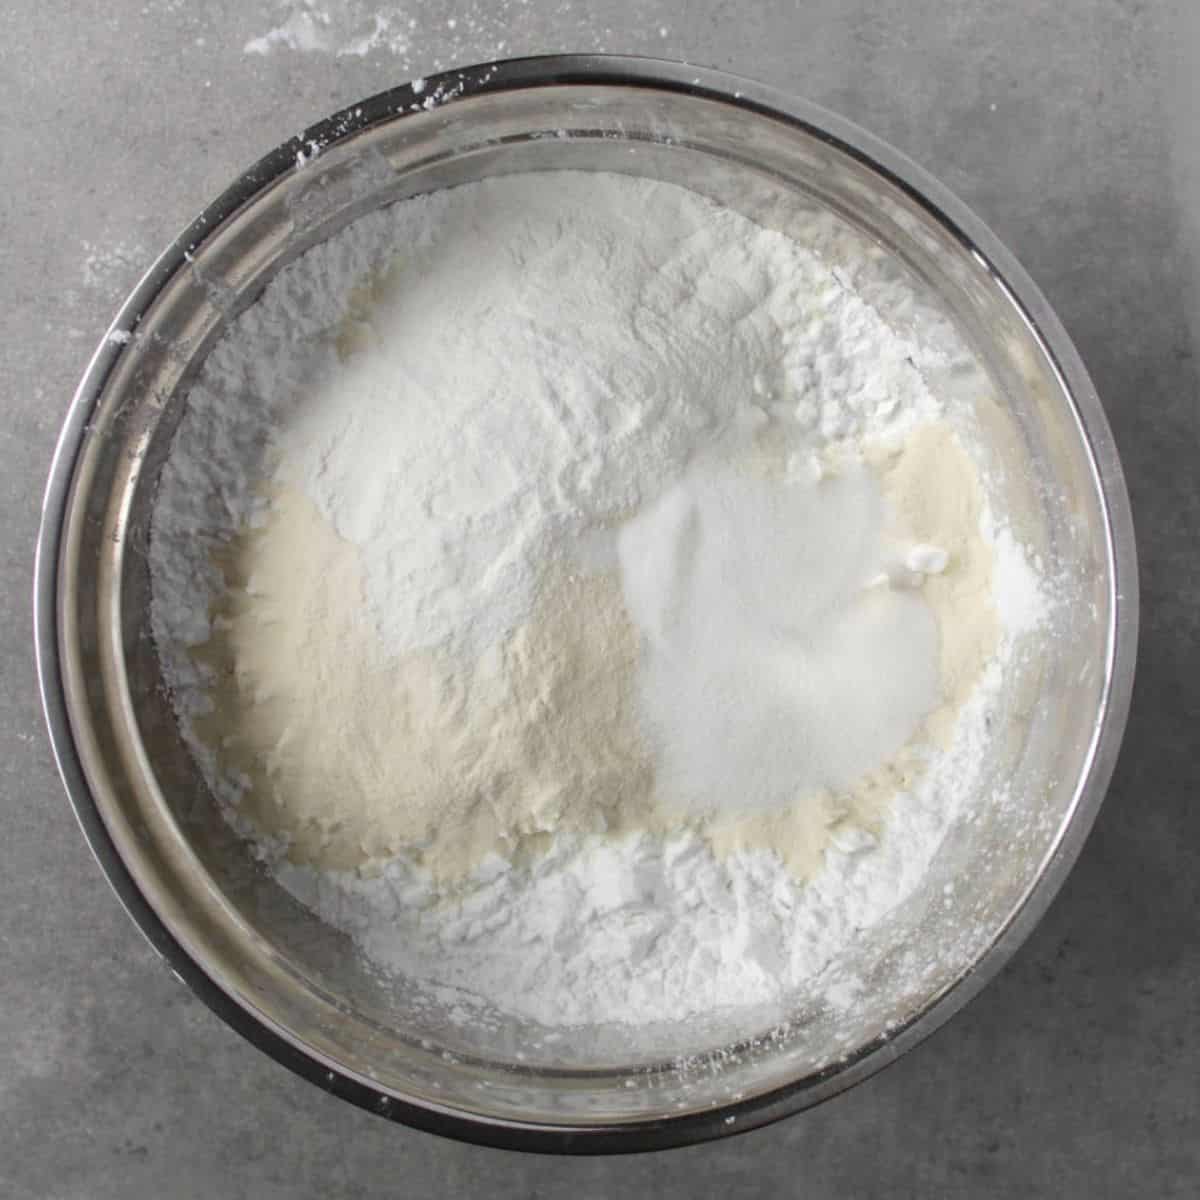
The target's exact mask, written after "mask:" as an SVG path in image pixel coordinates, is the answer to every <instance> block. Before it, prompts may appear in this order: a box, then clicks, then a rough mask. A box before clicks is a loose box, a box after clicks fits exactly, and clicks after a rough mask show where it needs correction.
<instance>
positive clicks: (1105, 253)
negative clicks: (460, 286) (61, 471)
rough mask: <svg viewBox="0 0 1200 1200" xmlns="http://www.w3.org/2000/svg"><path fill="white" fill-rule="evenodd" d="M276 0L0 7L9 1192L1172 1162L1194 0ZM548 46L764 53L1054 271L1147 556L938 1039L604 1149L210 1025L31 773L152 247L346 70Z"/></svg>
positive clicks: (1, 1101) (1, 1143) (1189, 733)
mask: <svg viewBox="0 0 1200 1200" xmlns="http://www.w3.org/2000/svg"><path fill="white" fill-rule="evenodd" d="M297 7H298V5H297V4H294V3H290V2H288V0H285V2H284V3H283V4H277V3H270V2H263V0H258V2H255V3H240V2H238V3H235V2H234V0H213V2H211V3H187V2H185V0H109V2H108V3H104V4H87V5H84V4H72V3H67V2H66V0H37V2H35V0H16V3H13V0H9V3H7V4H5V5H4V13H3V16H2V17H0V286H2V289H3V290H2V292H0V295H2V296H3V298H4V304H3V307H2V308H0V380H2V381H3V383H2V386H3V392H2V398H0V404H2V405H3V408H2V410H0V414H2V415H0V495H2V496H3V505H4V511H3V522H2V527H0V528H2V531H0V806H2V817H0V1196H3V1197H5V1198H10V1197H11V1198H12V1200H29V1198H37V1200H43V1198H54V1200H107V1198H119V1200H137V1198H141V1197H172V1198H177V1200H191V1198H192V1197H195V1198H197V1200H226V1198H235V1197H253V1198H254V1200H275V1198H283V1197H287V1198H292V1197H309V1196H311V1197H322V1198H328V1200H336V1198H338V1197H350V1196H355V1197H357V1196H362V1195H391V1194H395V1195H400V1194H406V1195H407V1194H412V1195H438V1196H442V1195H445V1196H449V1195H459V1194H486V1195H489V1196H496V1197H498V1198H502V1197H510V1196H513V1197H516V1196H520V1197H545V1196H551V1195H559V1194H567V1195H571V1196H573V1197H576V1198H577V1200H587V1198H592V1197H597V1198H598V1197H609V1196H613V1195H615V1194H621V1193H626V1194H629V1195H637V1196H640V1195H649V1194H657V1195H662V1196H687V1197H701V1196H709V1195H717V1196H721V1195H725V1194H731V1195H733V1194H736V1195H739V1196H740V1195H745V1196H759V1195H761V1196H773V1195H789V1194H793V1195H803V1196H807V1197H824V1196H843V1195H844V1196H855V1197H860V1196H903V1197H909V1196H921V1197H928V1196H950V1195H953V1196H959V1195H971V1196H985V1197H986V1196H997V1197H1000V1196H1012V1195H1022V1194H1025V1195H1028V1194H1034V1195H1055V1196H1058V1195H1063V1196H1071V1197H1074V1196H1079V1197H1082V1196H1089V1197H1101V1196H1132V1195H1145V1196H1153V1197H1162V1196H1176V1195H1177V1196H1193V1195H1195V1194H1196V1192H1197V1188H1198V1187H1200V1128H1198V1121H1197V1116H1198V1088H1200V951H1198V940H1197V916H1198V913H1200V907H1198V905H1197V879H1198V877H1200V855H1198V851H1197V847H1198V845H1200V803H1197V802H1196V791H1197V788H1196V784H1197V781H1198V778H1200V757H1198V753H1200V752H1198V750H1197V746H1196V737H1197V733H1198V732H1200V725H1198V717H1200V683H1198V682H1197V668H1198V667H1200V655H1198V652H1197V643H1196V636H1197V603H1198V601H1200V567H1198V562H1200V560H1198V558H1197V532H1198V527H1200V505H1198V502H1197V494H1198V483H1197V466H1198V459H1197V450H1198V448H1200V447H1198V444H1197V443H1198V438H1197V432H1198V431H1197V409H1198V405H1197V362H1196V353H1197V347H1198V338H1200V293H1198V291H1197V284H1198V283H1200V258H1198V253H1197V252H1198V250H1200V244H1198V242H1200V237H1198V235H1200V133H1198V132H1197V131H1198V129H1200V106H1198V104H1197V92H1196V89H1195V84H1194V80H1195V78H1196V77H1197V75H1200V23H1198V22H1197V20H1196V18H1195V17H1194V16H1192V15H1186V14H1188V13H1194V12H1195V6H1194V5H1193V4H1192V0H1180V2H1179V4H1178V6H1173V5H1172V4H1169V3H1161V4H1152V3H1137V2H1135V0H1055V2H1054V3H1053V4H1051V3H1049V2H1048V0H1047V2H1046V3H1036V2H1034V0H1024V2H1021V3H1018V2H1015V0H1008V2H998V0H911V2H909V3H904V2H902V0H895V2H892V3H871V2H870V0H823V2H820V3H811V4H789V3H785V2H783V0H767V2H765V3H756V2H755V0H699V2H696V3H685V0H642V2H639V3H637V4H636V5H635V4H633V3H631V2H626V0H590V2H588V3H581V2H579V0H566V2H562V0H527V2H521V0H501V2H500V3H490V4H489V3H488V2H487V0H448V2H446V3H439V4H437V5H431V4H428V3H418V2H417V0H408V2H407V3H406V4H405V5H403V6H401V5H395V4H388V3H386V2H384V0H380V2H379V3H375V0H371V3H369V4H367V5H362V4H360V9H364V10H368V9H369V10H373V9H376V8H378V9H379V10H381V11H382V10H387V9H391V10H393V11H395V10H396V9H398V8H401V7H403V10H404V14H405V17H406V18H412V19H413V20H414V21H415V26H414V28H413V30H412V32H411V48H410V50H409V51H408V52H407V54H400V53H395V52H392V51H389V50H380V51H377V52H376V53H373V54H371V55H369V56H367V57H365V58H355V57H340V58H339V57H336V56H334V55H331V54H329V53H323V52H315V53H310V54H304V53H300V52H296V51H291V50H286V49H280V50H278V51H276V52H275V53H273V54H271V55H269V56H266V57H256V56H252V55H247V54H246V53H244V51H243V46H244V44H245V42H246V41H247V39H249V38H252V37H254V36H257V35H260V34H263V33H265V32H266V31H267V30H269V29H271V28H272V27H275V26H277V25H279V24H280V23H281V22H282V21H283V20H284V19H285V18H286V17H287V15H288V13H289V12H290V11H292V10H294V9H295V8H297ZM325 7H327V8H329V9H331V10H332V9H334V8H335V7H336V0H326V3H325ZM451 19H453V20H454V21H455V22H456V23H455V24H454V25H453V26H452V25H451V24H450V20H451ZM571 49H574V50H601V49H602V50H610V51H616V52H633V53H643V54H657V55H661V56H664V57H672V58H687V59H691V60H693V61H695V62H698V63H705V64H709V65H713V66H718V67H723V68H726V69H729V70H734V71H737V72H739V73H742V74H746V75H751V76H755V77H758V78H759V79H762V80H764V81H766V82H769V83H771V84H774V85H776V86H778V87H780V88H784V89H786V90H788V91H790V92H794V93H799V94H802V95H804V96H807V97H808V98H810V99H812V100H815V101H817V102H819V103H821V104H824V105H827V106H828V107H831V108H834V109H836V110H838V111H840V112H841V113H843V114H844V115H846V116H848V117H850V118H851V119H853V120H855V121H858V122H859V123H861V124H862V125H864V126H866V127H867V128H869V129H871V130H872V131H874V132H875V133H877V134H880V135H881V136H883V137H884V138H886V139H887V140H889V141H891V142H892V143H893V144H895V145H896V146H898V147H899V148H900V149H902V150H904V151H906V152H907V153H909V154H910V155H911V156H912V157H914V158H915V159H917V160H918V161H919V162H921V163H922V164H923V165H925V166H926V167H928V168H930V169H931V170H932V171H933V172H934V173H935V174H937V175H939V176H940V177H941V178H942V179H943V180H944V181H945V182H946V183H948V184H949V185H950V186H951V187H952V188H954V189H955V190H957V191H958V192H959V194H960V195H961V196H963V198H964V199H966V200H967V201H968V202H969V203H970V204H972V205H973V206H974V207H975V208H976V209H977V211H978V212H979V213H981V214H982V216H983V217H984V218H985V220H987V221H988V222H990V223H991V224H992V226H993V227H994V228H995V229H996V231H997V232H998V233H999V234H1000V236H1001V237H1002V238H1003V239H1004V240H1005V241H1006V242H1007V243H1008V244H1009V245H1010V246H1011V247H1012V248H1013V249H1014V250H1015V251H1016V253H1017V254H1018V256H1019V257H1020V258H1021V259H1022V260H1023V261H1024V263H1025V265H1026V266H1027V267H1028V268H1029V269H1030V271H1031V272H1032V274H1033V275H1034V277H1035V278H1036V279H1037V280H1038V282H1039V283H1040V284H1041V286H1042V287H1043V288H1044V289H1045V291H1046V292H1047V294H1048V295H1049V297H1050V300H1051V302H1052V303H1053V304H1054V305H1056V306H1057V308H1058V311H1059V313H1060V314H1061V316H1062V318H1063V320H1064V321H1065V323H1066V325H1067V328H1068V329H1069V331H1070V332H1071V334H1072V335H1073V336H1074V337H1075V339H1076V341H1077V343H1078V345H1079V348H1080V350H1081V351H1082V353H1083V357H1084V359H1085V360H1086V362H1087V363H1088V365H1089V367H1090V369H1091V371H1092V373H1093V375H1094V378H1095V381H1096V384H1097V385H1098V387H1099V390H1100V394H1101V396H1102V398H1103V399H1104V401H1105V404H1106V407H1107V409H1108V413H1109V416H1110V419H1111V420H1112V422H1113V425H1114V427H1115V429H1116V434H1117V440H1118V443H1119V446H1120V450H1121V454H1122V456H1123V458H1124V463H1125V467H1126V471H1127V473H1128V476H1129V483H1130V489H1131V492H1132V496H1133V503H1134V515H1135V519H1136V521H1137V527H1138V536H1139V545H1140V554H1141V561H1142V586H1143V605H1144V609H1143V611H1144V624H1143V630H1144V633H1143V639H1142V643H1141V657H1140V664H1139V673H1138V683H1137V690H1136V693H1135V697H1134V708H1133V715H1132V718H1131V721H1130V726H1129V733H1128V736H1127V739H1126V745H1125V750H1124V752H1123V754H1122V757H1121V761H1120V764H1119V766H1118V769H1117V774H1116V780H1115V783H1114V785H1113V789H1112V792H1111V793H1110V796H1109V798H1108V801H1107V803H1106V805H1105V807H1104V810H1103V812H1102V813H1101V815H1100V819H1099V823H1098V825H1097V828H1096V831H1095V833H1094V834H1093V835H1092V837H1091V840H1090V841H1089V843H1088V845H1087V847H1086V849H1085V851H1084V854H1083V857H1082V859H1081V861H1080V863H1079V866H1078V867H1077V868H1076V870H1075V872H1074V874H1073V875H1072V877H1071V878H1070V880H1069V881H1068V883H1067V885H1066V887H1065V889H1064V891H1063V893H1062V895H1061V896H1060V898H1059V899H1058V901H1057V902H1056V903H1055V905H1054V907H1053V908H1052V909H1051V911H1050V913H1049V915H1048V916H1047V918H1046V919H1045V921H1044V922H1043V923H1042V925H1041V927H1040V928H1039V929H1038V930H1037V932H1036V933H1035V934H1034V936H1033V937H1032V938H1031V939H1030V941H1029V943H1028V944H1027V946H1026V947H1025V948H1024V949H1023V950H1022V951H1021V952H1020V953H1019V954H1018V955H1017V958H1016V960H1015V962H1014V963H1013V964H1012V965H1011V966H1010V967H1009V968H1008V969H1007V970H1006V971H1005V972H1004V973H1003V974H1002V975H1001V976H1000V978H999V979H998V980H996V981H995V982H994V983H993V984H992V985H991V986H990V987H989V988H988V989H987V990H986V991H985V993H984V994H983V995H982V997H980V998H979V999H978V1000H976V1001H975V1002H974V1003H973V1004H972V1005H971V1006H970V1007H969V1008H968V1009H967V1011H966V1012H964V1013H963V1014H962V1015H961V1016H959V1017H958V1018H957V1019H956V1020H954V1021H953V1022H952V1023H951V1025H950V1026H949V1027H947V1028H946V1029H945V1030H943V1031H942V1032H941V1033H939V1034H938V1035H936V1036H935V1037H934V1038H933V1040H932V1041H930V1042H928V1043H926V1044H925V1045H923V1046H921V1047H919V1048H918V1049H917V1050H916V1051H915V1052H913V1053H912V1054H910V1055H909V1056H908V1057H907V1058H905V1059H904V1060H902V1061H901V1062H900V1063H899V1064H898V1065H897V1066H895V1067H893V1068H891V1069H890V1070H888V1071H886V1072H884V1074H883V1075H881V1076H879V1077H877V1078H875V1079H873V1080H871V1081H870V1082H868V1083H867V1084H865V1085H863V1086H861V1087H859V1088H857V1089H854V1090H853V1091H851V1092H850V1093H849V1094H847V1095H845V1096H843V1097H841V1098H839V1099H838V1100H835V1101H833V1102H831V1103H829V1104H827V1105H826V1106H824V1107H823V1108H821V1109H819V1110H817V1111H815V1112H812V1113H809V1114H807V1115H803V1116H800V1117H798V1118H795V1119H792V1120H790V1121H787V1122H785V1123H783V1124H781V1125H777V1126H775V1127H773V1128H770V1129H767V1130H762V1131H759V1132H756V1133H751V1134H748V1135H746V1136H743V1137H740V1138H735V1139H732V1140H729V1141H725V1142H722V1143H720V1144H716V1145H710V1146H705V1147H700V1148H696V1149H692V1150H686V1151H675V1152H669V1153H666V1154H660V1155H656V1156H650V1157H641V1158H633V1159H610V1160H566V1159H539V1158H533V1157H524V1156H518V1155H514V1154H507V1153H502V1152H499V1151H493V1150H482V1149H476V1148H473V1147H468V1146H462V1145H457V1144H453V1143H450V1142H446V1141H442V1140H439V1139H437V1138H434V1137H431V1136H428V1135H425V1134H420V1133H415V1132H410V1131H408V1130H406V1129H403V1128H400V1127H398V1126H394V1125H391V1124H388V1123H386V1122H384V1121H383V1120H381V1119H379V1118H376V1117H372V1116H370V1115H368V1114H366V1113H363V1112H360V1111H358V1110H357V1109H354V1108H352V1107H350V1106H348V1105H346V1104H344V1103H342V1102H340V1101H338V1100H335V1099H333V1098H331V1097H329V1096H327V1095H325V1094H323V1093H321V1092H320V1091H318V1090H317V1089H315V1088H313V1087H311V1086H310V1085H308V1084H307V1083H303V1082H301V1081H300V1080H299V1079H297V1078H295V1077H293V1076H292V1075H290V1074H289V1073H288V1072H287V1071H285V1070H284V1069H283V1068H281V1067H278V1066H276V1065H275V1064H274V1063H272V1062H271V1061H269V1060H268V1059H266V1058H265V1057H263V1056H261V1055H259V1054H258V1053H257V1052H256V1051H254V1050H252V1049H251V1048H250V1047H249V1046H248V1045H247V1044H245V1043H244V1042H242V1041H241V1040H240V1039H239V1038H238V1037H236V1036H235V1035H234V1034H233V1033H231V1032H230V1031H229V1030H227V1029H226V1028H225V1027H224V1026H223V1025H222V1024H221V1023H220V1022H219V1021H218V1020H217V1019H216V1018H215V1017H214V1016H212V1015H211V1014H210V1013H209V1012H208V1010H207V1009H205V1008H204V1007H203V1005H201V1004H200V1003H199V1002H198V1001H196V1000H194V999H193V998H192V997H191V995H190V993H188V992H187V991H186V990H184V989H183V988H182V987H181V986H180V985H179V984H178V983H176V982H175V981H174V979H172V978H171V976H170V974H169V973H168V971H167V970H166V968H165V967H163V966H162V965H161V964H160V963H159V962H158V961H157V960H156V959H155V958H154V956H153V955H152V954H151V952H150V951H149V950H148V949H147V947H146V946H145V944H144V943H143V942H142V939H141V937H140V935H139V934H138V933H137V932H136V930H135V929H134V928H133V926H132V925H131V924H130V923H129V922H128V921H127V920H126V918H125V916H124V915H123V913H122V912H121V910H120V909H119V907H118V905H117V903H116V901H115V900H114V899H113V897H112V896H111V895H110V894H109V891H108V888H107V885H106V884H105V883H104V881H103V879H102V877H101V875H100V872H99V871H98V869H97V868H96V867H95V865H94V864H93V863H92V861H91V859H90V858H89V855H88V852H87V850H86V849H85V847H84V844H83V841H82V839H81V837H80V836H79V833H78V831H77V830H76V827H75V824H74V821H73V819H72V817H71V815H70V811H69V809H68V806H67V803H66V800H65V798H64V797H63V795H62V793H61V790H60V788H59V784H58V781H57V778H56V777H55V775H54V771H53V767H52V763H51V758H50V753H49V750H48V748H47V742H46V738H45V735H44V733H43V730H42V722H41V716H40V712H39V709H38V703H37V699H36V696H35V684H34V669H33V663H32V654H31V649H30V640H31V639H30V605H29V589H30V574H31V565H32V557H33V541H34V535H35V529H36V524H37V516H38V500H39V496H40V492H41V488H42V484H43V479H44V476H45V472H46V468H47V466H48V464H49V459H50V453H51V447H52V445H53V442H54V438H55V434H56V430H57V427H58V424H59V421H60V419H61V417H62V415H63V413H64V410H65V408H66V406H67V403H68V400H69V398H70V395H71V391H72V389H73V387H74V385H75V382H76V380H77V379H78V377H79V375H80V373H81V372H82V370H83V367H84V365H85V362H86V360H87V358H88V356H89V354H90V353H91V350H92V347H93V345H94V344H95V342H96V341H97V339H98V337H99V335H100V334H101V333H102V331H103V329H104V327H105V326H106V324H107V322H108V320H109V318H110V316H111V314H112V312H113V311H114V309H115V306H116V304H117V302H118V301H119V300H120V299H121V297H122V296H123V294H124V293H125V291H126V290H127V289H128V288H129V287H130V286H131V284H132V283H133V282H134V281H135V279H136V278H137V276H138V275H139V273H140V272H141V270H142V269H143V268H144V267H145V266H146V265H147V264H148V263H149V261H150V259H151V258H152V256H153V255H154V254H155V253H157V251H158V250H159V249H160V248H161V247H162V246H163V245H164V244H165V243H166V242H167V241H168V240H169V239H170V238H171V237H172V236H173V235H174V234H175V233H176V232H177V230H178V229H179V228H180V227H181V226H182V225H183V224H184V223H185V222H186V221H187V220H189V219H190V218H191V217H192V216H193V215H194V214H195V213H196V212H197V211H198V210H199V209H200V208H201V207H202V206H203V205H204V204H205V203H207V202H208V200H209V199H211V198H212V197H213V196H214V195H215V194H216V193H217V191H219V190H220V189H221V188H222V187H224V185H225V184H226V183H227V182H228V181H229V180H230V179H232V177H233V176H234V175H235V174H236V173H237V172H238V171H240V170H241V169H243V168H244V167H245V166H247V165H248V164H249V163H250V162H251V161H253V160H254V159H255V158H257V157H258V156H259V155H260V154H262V153H263V152H265V151H266V150H268V149H270V148H271V147H273V146H274V145H276V144H277V143H278V142H280V141H282V140H283V139H284V138H286V137H287V136H289V135H291V134H293V133H295V132H298V131H299V129H300V128H301V127H302V126H303V125H305V124H307V123H309V122H311V121H313V120H315V119H317V118H319V117H322V116H324V115H326V114H327V113H329V112H332V111H333V110H334V109H336V108H339V107H341V106H342V105H345V104H348V103H350V102H351V101H354V100H356V99H359V98H361V97H363V96H366V95H369V94H371V93H373V92H375V91H378V90H380V89H382V88H384V87H386V86H389V85H391V84H393V83H396V82H399V81H402V80H404V79H406V78H408V77H410V76H411V75H415V74H425V73H428V72H431V71H433V70H435V69H436V68H437V67H438V66H450V65H454V64H462V63H467V62H472V61H476V60H480V59H485V58H490V57H494V56H496V55H497V54H521V53H530V52H545V51H557V50H571Z"/></svg>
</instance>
